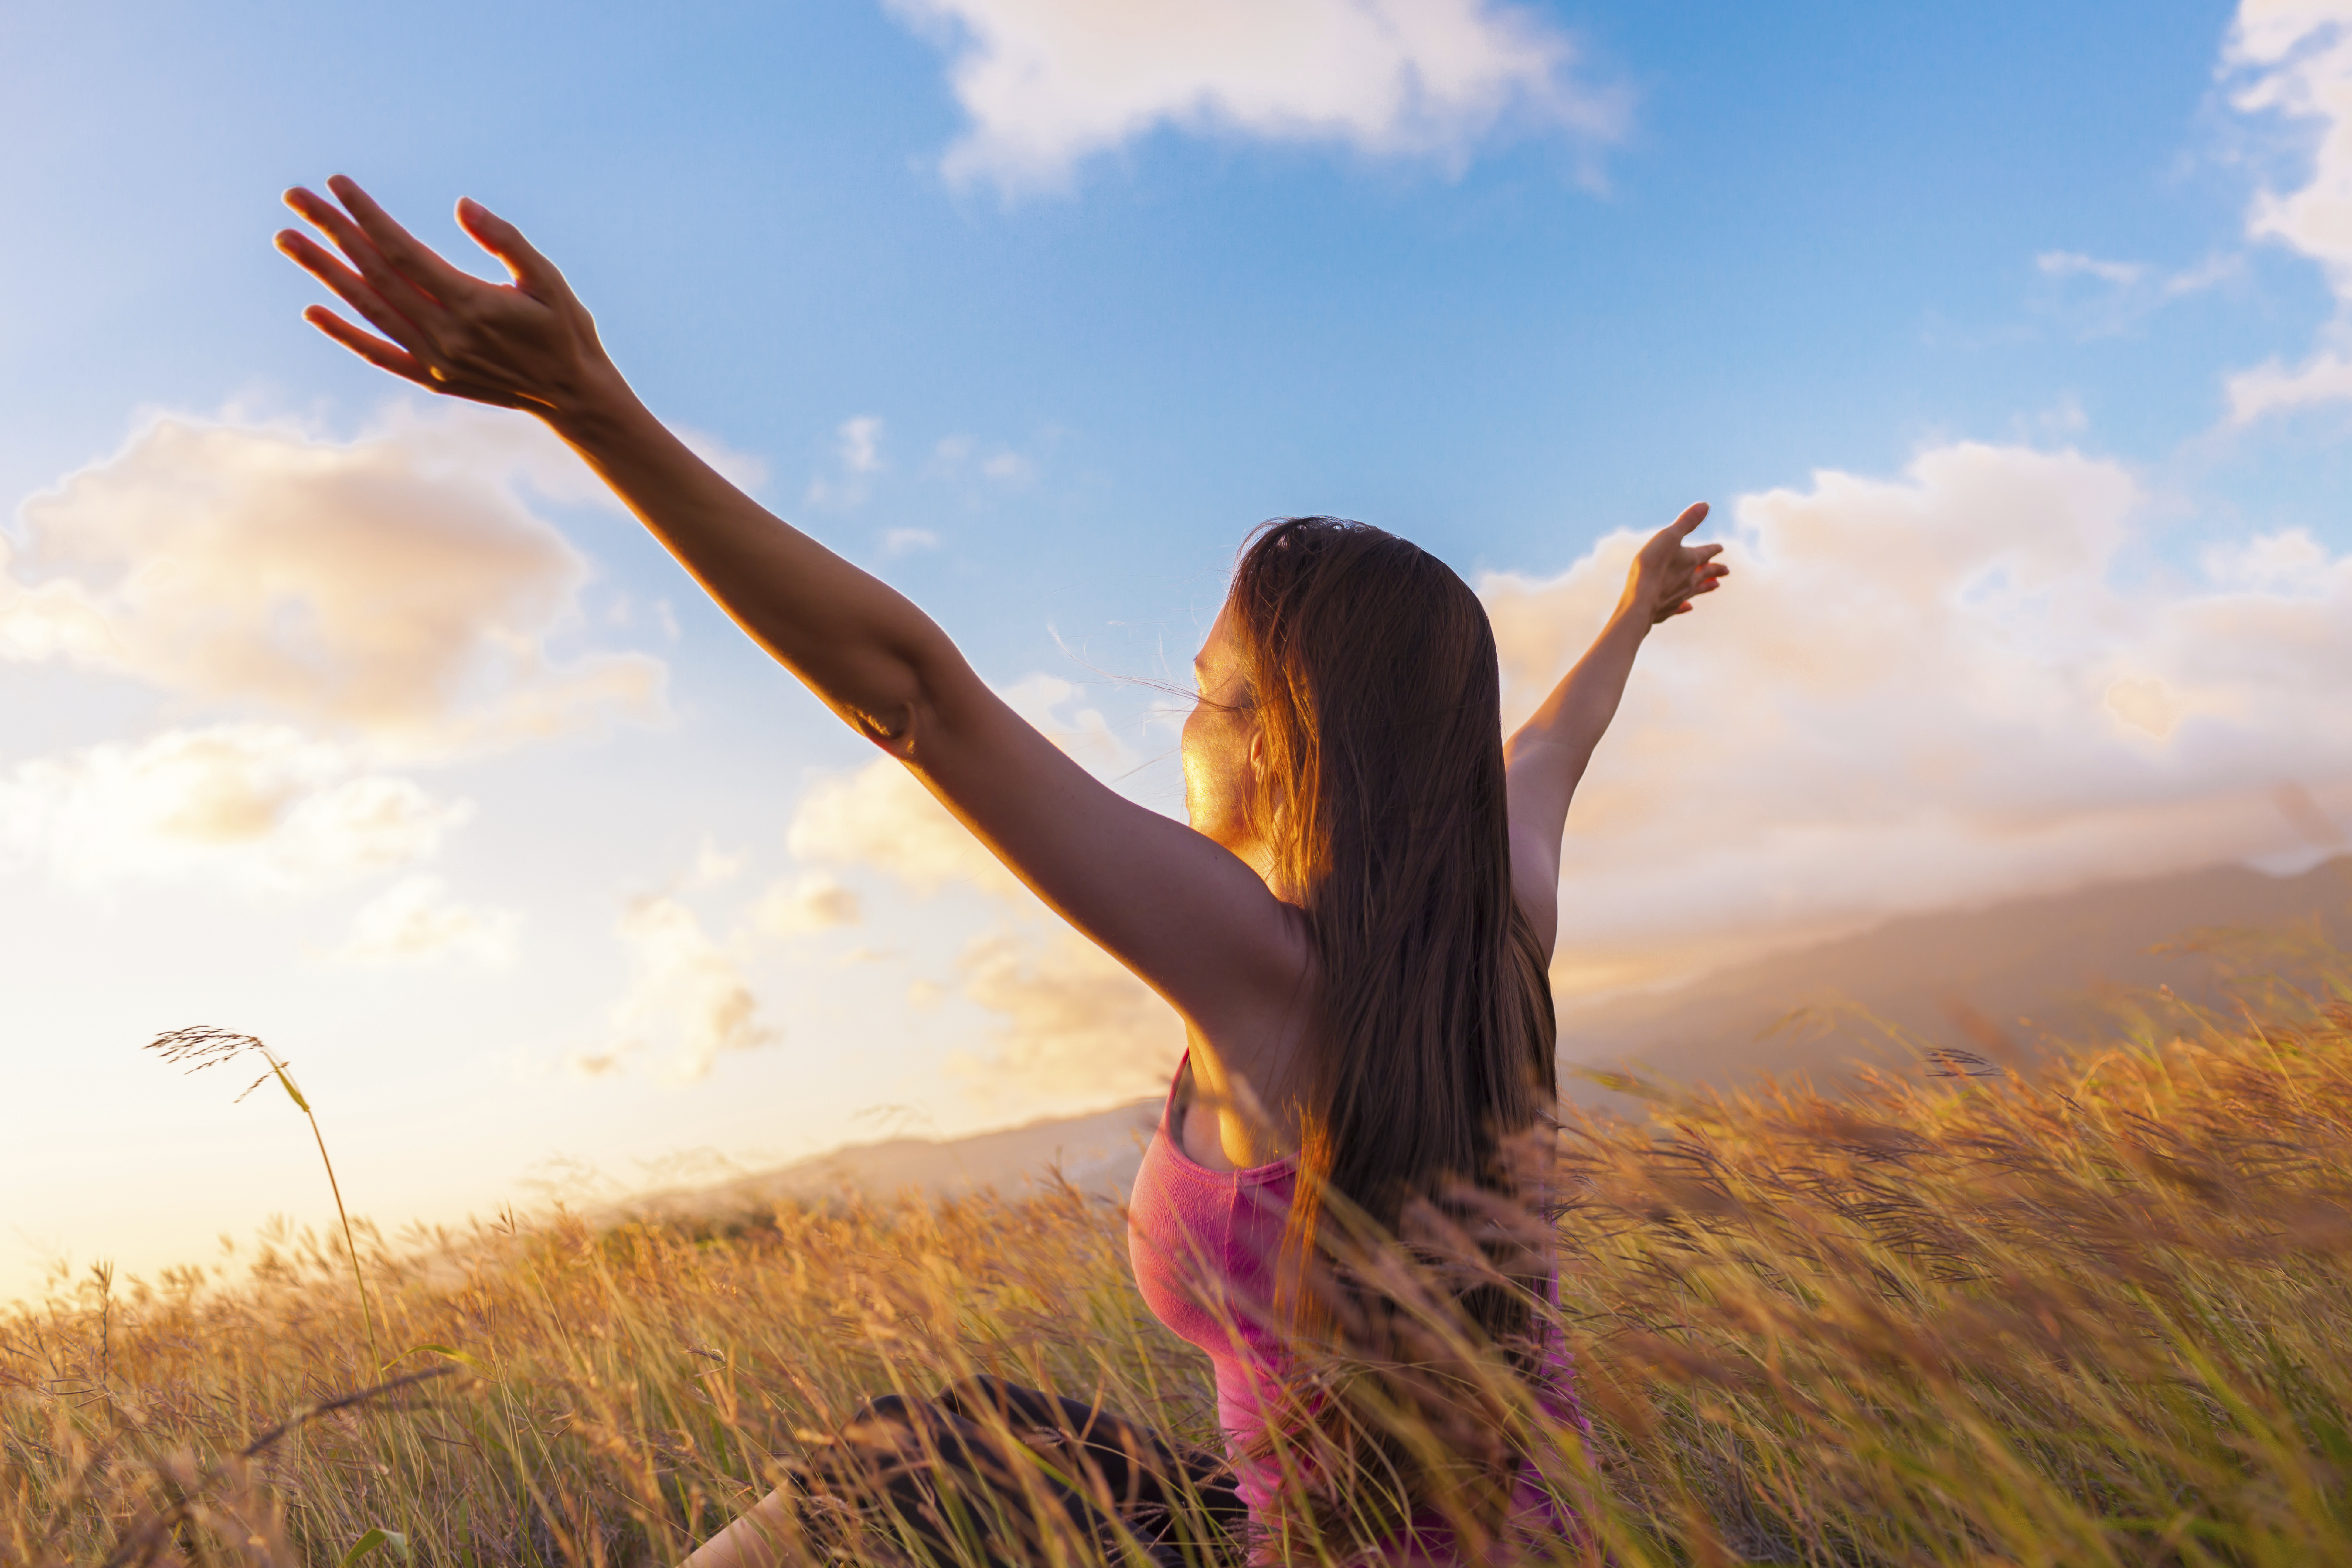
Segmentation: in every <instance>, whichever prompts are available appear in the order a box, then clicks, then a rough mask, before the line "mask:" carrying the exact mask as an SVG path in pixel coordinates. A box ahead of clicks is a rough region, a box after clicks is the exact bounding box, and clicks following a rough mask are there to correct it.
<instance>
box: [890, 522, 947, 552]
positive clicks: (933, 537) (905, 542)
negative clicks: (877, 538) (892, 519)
mask: <svg viewBox="0 0 2352 1568" xmlns="http://www.w3.org/2000/svg"><path fill="white" fill-rule="evenodd" d="M939 547H940V536H939V535H938V534H936V533H933V532H932V531H930V530H929V529H928V528H894V529H892V530H891V531H889V532H887V533H886V534H884V535H883V536H882V553H883V554H885V555H912V554H913V553H914V552H916V551H918V550H937V549H938V548H939Z"/></svg>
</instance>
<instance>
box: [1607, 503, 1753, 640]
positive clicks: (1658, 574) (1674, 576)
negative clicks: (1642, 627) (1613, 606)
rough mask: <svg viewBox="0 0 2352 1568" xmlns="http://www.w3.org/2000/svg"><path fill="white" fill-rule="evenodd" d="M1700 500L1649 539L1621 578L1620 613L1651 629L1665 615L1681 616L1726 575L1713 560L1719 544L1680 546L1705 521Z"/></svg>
mask: <svg viewBox="0 0 2352 1568" xmlns="http://www.w3.org/2000/svg"><path fill="white" fill-rule="evenodd" d="M1706 511H1707V506H1706V502H1705V501H1700V502H1699V503H1698V504H1697V505H1696V506H1693V507H1690V508H1688V509H1686V510H1685V511H1684V512H1683V514H1682V516H1680V517H1678V518H1676V519H1675V521H1672V522H1670V523H1668V524H1666V526H1665V527H1664V528H1662V529H1660V530H1658V531H1657V532H1655V533H1654V534H1652V535H1651V536H1650V542H1648V543H1647V544H1644V545H1643V546H1642V550H1641V553H1639V554H1638V555H1636V556H1634V557H1633V569H1632V570H1631V571H1630V572H1628V573H1627V574H1626V575H1625V596H1624V598H1623V599H1622V601H1621V602H1620V603H1619V605H1618V609H1619V611H1620V613H1621V614H1622V613H1633V614H1637V615H1640V616H1643V618H1644V620H1645V621H1646V623H1647V624H1648V625H1651V626H1655V625H1657V624H1658V623H1659V622H1661V621H1663V620H1664V619H1666V618H1667V617H1668V616H1680V615H1687V614H1688V613H1689V612H1690V610H1691V608H1692V605H1691V601H1692V600H1693V599H1696V597H1698V595H1701V594H1712V593H1714V592H1715V590H1716V589H1717V587H1718V586H1719V585H1720V584H1722V582H1723V580H1724V578H1725V577H1727V576H1728V575H1730V573H1731V568H1730V567H1728V566H1727V565H1725V564H1724V563H1722V562H1720V561H1717V559H1716V557H1717V556H1718V555H1720V554H1722V553H1723V546H1722V545H1720V544H1696V545H1693V544H1685V543H1684V542H1683V541H1685V539H1688V538H1689V537H1690V536H1691V535H1692V533H1694V532H1695V531H1697V529H1698V525H1699V524H1701V523H1703V522H1705V521H1706Z"/></svg>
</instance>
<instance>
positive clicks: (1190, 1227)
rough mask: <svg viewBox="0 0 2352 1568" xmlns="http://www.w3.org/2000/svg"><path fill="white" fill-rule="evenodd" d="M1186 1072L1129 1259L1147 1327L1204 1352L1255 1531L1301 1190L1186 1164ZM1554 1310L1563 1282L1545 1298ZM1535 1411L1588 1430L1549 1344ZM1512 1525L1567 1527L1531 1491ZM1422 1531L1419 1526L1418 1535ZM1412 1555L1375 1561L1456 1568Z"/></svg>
mask: <svg viewBox="0 0 2352 1568" xmlns="http://www.w3.org/2000/svg"><path fill="white" fill-rule="evenodd" d="M1191 1065H1192V1056H1191V1053H1190V1052H1187V1053H1186V1055H1185V1058H1184V1060H1183V1062H1182V1063H1181V1064H1180V1065H1179V1066H1178V1068H1177V1069H1176V1078H1175V1080H1174V1082H1171V1084H1170V1085H1169V1086H1168V1102H1167V1104H1166V1105H1165V1106H1164V1107H1163V1108H1162V1109H1161V1110H1160V1132H1159V1136H1158V1137H1156V1138H1154V1139H1153V1140H1152V1141H1151V1144H1150V1147H1149V1148H1148V1149H1146V1150H1145V1151H1144V1153H1143V1163H1142V1166H1141V1168H1139V1170H1138V1171H1137V1172H1136V1174H1135V1189H1134V1191H1133V1193H1132V1194H1130V1195H1129V1202H1128V1219H1127V1247H1128V1258H1129V1262H1130V1263H1131V1264H1132V1265H1133V1267H1134V1269H1135V1283H1136V1288H1137V1289H1138V1290H1139V1292H1140V1293H1141V1294H1142V1297H1143V1300H1144V1304H1145V1305H1146V1306H1148V1307H1150V1309H1151V1311H1152V1315H1153V1316H1155V1317H1157V1318H1158V1319H1159V1320H1160V1321H1161V1322H1163V1323H1165V1324H1167V1325H1168V1327H1169V1328H1170V1329H1171V1330H1172V1331H1174V1332H1175V1333H1176V1334H1177V1335H1178V1336H1179V1337H1180V1338H1181V1339H1184V1340H1186V1341H1189V1342H1191V1343H1192V1344H1193V1345H1195V1346H1197V1347H1199V1348H1200V1350H1202V1352H1205V1353H1206V1354H1207V1356H1208V1358H1209V1364H1210V1366H1211V1367H1212V1368H1213V1370H1214V1372H1215V1374H1216V1385H1217V1425H1218V1426H1220V1427H1222V1428H1223V1431H1224V1434H1225V1442H1226V1447H1227V1451H1228V1454H1229V1457H1230V1458H1231V1459H1232V1461H1233V1466H1234V1480H1235V1482H1236V1487H1235V1489H1236V1490H1237V1491H1239V1492H1240V1494H1241V1499H1242V1501H1243V1502H1244V1503H1246V1504H1248V1505H1249V1510H1250V1518H1251V1520H1252V1521H1253V1522H1263V1521H1265V1518H1266V1510H1267V1505H1268V1504H1269V1503H1271V1502H1272V1501H1273V1500H1274V1498H1275V1497H1276V1494H1277V1493H1278V1491H1279V1490H1280V1487H1281V1471H1280V1468H1279V1466H1278V1465H1277V1464H1276V1462H1275V1461H1274V1460H1272V1459H1270V1458H1257V1457H1255V1456H1254V1455H1253V1454H1252V1453H1251V1451H1250V1450H1251V1448H1252V1447H1253V1446H1254V1445H1255V1442H1256V1440H1257V1439H1258V1437H1259V1436H1261V1435H1262V1434H1263V1433H1264V1432H1265V1425H1266V1417H1267V1414H1268V1412H1269V1411H1271V1410H1273V1409H1275V1408H1277V1407H1278V1403H1279V1395H1280V1391H1281V1384H1282V1377H1283V1373H1284V1369H1285V1366H1286V1362H1287V1352H1286V1349H1285V1348H1284V1345H1283V1342H1282V1336H1281V1334H1280V1333H1279V1332H1278V1331H1276V1329H1275V1327H1274V1326H1273V1323H1272V1321H1271V1307H1272V1301H1273V1295H1274V1268H1275V1262H1276V1258H1277V1257H1278V1256H1279V1253H1280V1250H1281V1247H1282V1233H1283V1228H1284V1226H1286V1224H1287V1223H1288V1220H1289V1217H1290V1199H1291V1194H1292V1193H1293V1191H1294V1190H1295V1188H1296V1185H1297V1156H1295V1155H1291V1156H1286V1157H1284V1158H1282V1159H1280V1160H1276V1161H1275V1162H1274V1163H1272V1164H1270V1165H1253V1166H1251V1167H1250V1168H1249V1169H1247V1170H1242V1171H1212V1170H1210V1169H1209V1168H1208V1167H1207V1166H1205V1165H1203V1164H1202V1163H1200V1162H1198V1161H1197V1160H1194V1159H1193V1158H1192V1156H1191V1155H1190V1154H1188V1153H1186V1152H1184V1142H1183V1133H1182V1130H1181V1128H1180V1127H1178V1126H1177V1124H1176V1119H1175V1112H1176V1089H1177V1087H1178V1085H1181V1083H1182V1082H1183V1081H1184V1077H1185V1073H1186V1072H1187V1071H1188V1070H1189V1068H1191ZM1547 1296H1548V1298H1549V1300H1550V1301H1551V1303H1552V1304H1553V1305H1554V1306H1555V1307H1557V1306H1558V1305H1559V1276H1558V1275H1557V1274H1555V1275H1554V1276H1553V1277H1552V1280H1551V1284H1550V1287H1549V1290H1548V1291H1547ZM1546 1371H1547V1373H1548V1374H1549V1375H1548V1376H1547V1378H1546V1382H1547V1383H1548V1384H1549V1388H1547V1389H1545V1390H1543V1391H1542V1393H1541V1395H1540V1403H1541V1404H1542V1405H1543V1407H1544V1408H1545V1410H1546V1411H1547V1412H1549V1414H1550V1415H1552V1417H1553V1418H1554V1419H1555V1420H1559V1421H1562V1422H1570V1423H1573V1424H1574V1425H1575V1426H1578V1427H1579V1428H1580V1429H1585V1430H1589V1429H1590V1427H1589V1424H1588V1423H1587V1422H1586V1421H1585V1420H1584V1418H1583V1415H1582V1414H1581V1412H1580V1411H1579V1409H1578V1408H1577V1403H1576V1396H1575V1394H1574V1392H1573V1388H1574V1384H1573V1383H1572V1381H1571V1374H1570V1367H1569V1362H1568V1352H1567V1347H1566V1346H1565V1345H1563V1344H1561V1343H1560V1342H1559V1336H1558V1335H1557V1334H1555V1335H1553V1336H1552V1338H1551V1343H1550V1347H1549V1352H1548V1353H1547V1357H1546ZM1517 1508H1518V1516H1519V1518H1520V1520H1521V1521H1522V1522H1523V1523H1525V1524H1527V1525H1530V1526H1532V1527H1533V1528H1535V1529H1537V1530H1538V1531H1543V1532H1545V1533H1549V1534H1552V1535H1553V1536H1554V1538H1555V1539H1556V1538H1557V1536H1558V1534H1559V1533H1560V1532H1564V1531H1568V1530H1570V1528H1571V1527H1572V1521H1570V1519H1569V1518H1568V1517H1567V1516H1566V1515H1565V1514H1564V1513H1563V1512H1562V1511H1561V1510H1559V1508H1558V1507H1557V1505H1555V1504H1554V1503H1553V1502H1552V1501H1551V1500H1550V1498H1549V1495H1548V1494H1547V1493H1545V1492H1544V1491H1543V1490H1542V1489H1541V1488H1539V1487H1538V1486H1537V1485H1536V1483H1535V1480H1534V1478H1533V1477H1531V1476H1530V1477H1523V1478H1522V1479H1521V1481H1520V1483H1519V1496H1518V1500H1517ZM1421 1523H1422V1521H1416V1525H1417V1526H1418V1525H1421ZM1415 1533H1416V1534H1417V1537H1418V1540H1419V1542H1420V1544H1419V1548H1418V1549H1417V1550H1410V1549H1406V1548H1403V1547H1402V1545H1401V1544H1400V1546H1399V1548H1398V1550H1397V1551H1395V1552H1376V1553H1375V1554H1374V1555H1373V1557H1372V1558H1371V1559H1370V1560H1371V1561H1374V1562H1381V1563H1427V1564H1433V1565H1434V1564H1450V1563H1460V1562H1462V1561H1463V1560H1464V1559H1463V1558H1462V1557H1461V1555H1460V1554H1459V1553H1458V1552H1452V1551H1449V1550H1448V1549H1447V1546H1446V1536H1445V1532H1444V1530H1443V1528H1442V1527H1439V1528H1436V1529H1430V1528H1425V1527H1424V1528H1420V1529H1418V1530H1417V1531H1416V1532H1415Z"/></svg>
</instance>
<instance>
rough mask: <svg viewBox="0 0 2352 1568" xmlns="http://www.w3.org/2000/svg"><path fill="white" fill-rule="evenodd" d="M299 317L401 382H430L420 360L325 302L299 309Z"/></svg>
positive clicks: (429, 375) (428, 371)
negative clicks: (331, 308)
mask: <svg viewBox="0 0 2352 1568" xmlns="http://www.w3.org/2000/svg"><path fill="white" fill-rule="evenodd" d="M302 319H303V320H304V321H308V322H310V324H311V325H312V326H314V327H316V328H318V329H319V330H320V331H322V332H324V333H326V334H327V335H328V336H329V337H331V338H332V339H334V340H335V342H339V343H341V344H342V345H343V347H345V348H347V349H349V350H351V351H352V353H355V354H357V355H359V356H360V358H362V359H363V360H365V361H367V362H368V363H370V364H372V365H373V366H375V367H376V368H377V369H378V370H388V371H390V372H391V373H392V374H394V375H396V376H399V377H400V378H401V379H402V380H404V381H413V382H415V383H417V384H419V385H422V386H430V385H431V384H433V373H432V372H431V371H430V370H428V369H426V368H425V362H424V361H423V360H420V359H418V358H417V357H416V356H415V354H413V353H409V352H408V351H407V350H406V349H404V348H402V347H401V346H400V345H399V344H398V343H392V342H385V341H384V340H383V339H382V338H379V337H377V336H376V335H375V334H373V332H367V331H362V330H360V329H359V328H358V327H355V326H353V325H352V323H351V322H349V321H345V320H343V319H342V318H341V316H338V315H337V314H335V313H334V312H333V311H332V310H329V309H327V307H325V306H324V305H312V306H310V308H309V309H307V310H304V311H303V312H302Z"/></svg>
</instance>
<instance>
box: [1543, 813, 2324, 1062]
mask: <svg viewBox="0 0 2352 1568" xmlns="http://www.w3.org/2000/svg"><path fill="white" fill-rule="evenodd" d="M2200 933H2201V934H2202V935H2203V936H2204V937H2205V938H2206V939H2207V940H2206V941H2204V942H2200V943H2194V944H2192V945H2191V948H2190V950H2186V951H2184V950H2182V949H2181V947H2179V945H2178V944H2182V943H2184V942H2188V941H2189V939H2191V938H2195V937H2198V936H2200ZM2318 941H2327V942H2334V943H2335V944H2336V946H2337V947H2338V948H2346V947H2352V857H2339V858H2336V859H2333V860H2330V861H2327V862H2325V863H2323V864H2322V865H2319V866H2317V867H2315V868H2312V869H2311V870H2309V871H2306V872H2305V873H2303V874H2302V875H2301V876H2296V877H2270V876H2265V875H2263V873H2261V872H2259V871H2252V870H2248V869H2246V868H2242V867H2236V866H2227V867H2216V868H2209V869H2206V870H2202V871H2191V872H2185V873H2181V874H2179V875H2176V876H2169V877H2158V878H2151V879H2147V880H2144V881H2132V882H2116V883H2107V884H2103V885H2101V886H2097V887H2091V888H2084V889H2078V890H2076V891H2074V892H2070V893H2060V894H2055V895H2053V896H2051V897H2047V898H2038V899H2019V900H2010V901H2008V902H2004V903H2000V904H1995V905H1992V906H1990V907H1988V908H1984V909H1979V910H1956V911H1948V912H1944V913H1939V914H1932V915H1912V916H1906V917H1904V918H1901V919H1897V920H1892V921H1887V922H1886V923H1885V924H1884V925H1881V926H1878V927H1876V928H1875V929H1874V930H1871V931H1864V932H1863V933H1862V934H1860V935H1858V936H1852V937H1847V938H1844V939H1842V940H1840V941H1836V942H1823V943H1822V944H1821V945H1819V946H1816V947H1811V948H1806V949H1801V950H1799V951H1797V952H1783V953H1778V954H1775V955H1773V956H1771V957H1769V958H1765V959H1759V960H1758V961H1756V962H1755V963H1745V964H1740V965H1737V966H1734V967H1732V968H1729V969H1725V970H1719V971H1717V972H1716V973H1712V974H1709V975H1706V976H1703V977H1702V978H1700V979H1698V980H1696V981H1694V982H1692V983H1690V984H1686V985H1683V986H1680V987H1677V988H1675V989H1674V990H1672V991H1665V992H1660V993H1656V994H1648V995H1634V996H1619V997H1616V998H1613V999H1611V1000H1607V1001H1603V1002H1601V1003H1598V1004H1595V1005H1591V1006H1587V1007H1581V1008H1575V1007H1564V1008H1563V1009H1562V1010H1561V1015H1560V1058H1561V1061H1562V1064H1563V1065H1564V1066H1568V1065H1585V1066H1591V1067H1601V1068H1607V1067H1613V1066H1619V1065H1625V1066H1630V1067H1632V1068H1634V1069H1635V1070H1637V1071H1638V1072H1640V1073H1643V1074H1645V1075H1649V1076H1653V1077H1656V1078H1661V1079H1668V1080H1671V1081H1675V1082H1680V1083H1686V1084H1696V1083H1711V1084H1726V1083H1729V1082H1733V1081H1736V1080H1737V1079H1740V1078H1742V1077H1746V1076H1748V1075H1752V1074H1754V1073H1757V1072H1761V1071H1770V1072H1773V1073H1776V1074H1780V1075H1782V1076H1790V1075H1796V1074H1804V1075H1809V1076H1811V1077H1812V1078H1813V1079H1815V1081H1817V1082H1822V1083H1823V1086H1824V1087H1826V1081H1825V1080H1826V1079H1830V1078H1833V1077H1835V1076H1838V1075H1840V1074H1842V1073H1843V1072H1844V1071H1846V1070H1848V1069H1849V1068H1850V1066H1851V1065H1852V1064H1853V1063H1854V1062H1856V1061H1866V1062H1872V1063H1877V1064H1893V1063H1898V1062H1913V1061H1916V1059H1917V1058H1916V1053H1915V1050H1913V1049H1909V1048H1906V1047H1905V1046H1903V1045H1902V1044H1899V1043H1897V1042H1896V1041H1895V1040H1894V1039H1893V1038H1891V1037H1890V1035H1889V1032H1888V1027H1887V1026H1892V1028H1893V1029H1894V1030H1895V1031H1899V1032H1900V1034H1901V1035H1902V1036H1904V1037H1907V1038H1908V1039H1909V1040H1910V1041H1911V1042H1913V1044H1914V1046H1915V1047H1947V1048H1958V1049H1962V1050H1968V1051H1972V1052H1975V1053H1977V1054H1979V1055H1981V1056H1987V1057H1990V1058H2000V1057H2002V1056H2004V1055H2009V1054H2011V1053H2012V1052H2013V1053H2014V1054H2015V1055H2016V1056H2017V1057H2018V1058H2021V1059H2030V1058H2032V1057H2034V1056H2037V1055H2039V1054H2041V1053H2042V1052H2044V1051H2047V1050H2049V1049H2050V1048H2052V1047H2053V1046H2055V1045H2060V1044H2063V1043H2067V1042H2070V1041H2072V1040H2074V1039H2078V1038H2080V1037H2083V1036H2084V1035H2085V1034H2088V1033H2091V1032H2093V1031H2095V1029H2096V1028H2097V1027H2098V1026H2100V1024H2101V1023H2102V1022H2111V1021H2112V1020H2111V1017H2108V1016H2105V1015H2106V1012H2107V1009H2108V1008H2109V1006H2110V1005H2111V1004H2112V1002H2113V1001H2114V1000H2116V994H2117V993H2118V992H2130V991H2143V992H2144V991H2152V990H2154V989H2155V988H2156V987H2158V986H2169V987H2170V988H2171V990H2172V992H2173V994H2175V995H2176V996H2178V997H2180V998H2182V999H2183V1000H2186V1001H2189V1002H2192V1003H2198V1004H2202V1005H2215V1004H2220V1003H2225V1002H2226V1000H2227V997H2226V990H2225V984H2224V982H2225V981H2226V980H2227V978H2228V977H2229V975H2230V974H2231V973H2233V972H2234V973H2253V974H2261V973H2277V974H2279V975H2281V976H2282V977H2283V978H2286V979H2289V980H2293V979H2295V978H2298V977H2301V976H2305V975H2307V974H2308V973H2310V971H2311V968H2312V965H2313V963H2314V962H2315V961H2314V955H2313V951H2312V950H2313V949H2314V947H2315V945H2316V942H2318ZM2168 944H2173V945H2172V950H2171V951H2158V950H2159V949H2164V948H2166V947H2167V946H2168ZM1792 1015H1795V1016H1792ZM1568 1089H1569V1092H1570V1094H1571V1096H1572V1097H1573V1098H1576V1099H1578V1100H1583V1101H1586V1102H1588V1103H1599V1104H1612V1103H1613V1104H1618V1105H1621V1106H1623V1105H1627V1104H1630V1103H1631V1102H1630V1101H1628V1100H1625V1099H1624V1097H1622V1096H1619V1095H1614V1094H1611V1093H1609V1092H1607V1091H1604V1090H1602V1089H1596V1088H1594V1087H1593V1086H1591V1085H1590V1084H1583V1083H1571V1084H1570V1085H1569V1086H1568Z"/></svg>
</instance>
